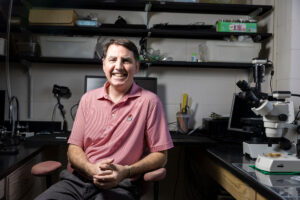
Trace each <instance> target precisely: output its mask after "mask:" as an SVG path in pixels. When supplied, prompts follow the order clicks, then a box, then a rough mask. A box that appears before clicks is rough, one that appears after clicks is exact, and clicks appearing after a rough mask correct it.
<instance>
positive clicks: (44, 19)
mask: <svg viewBox="0 0 300 200" xmlns="http://www.w3.org/2000/svg"><path fill="white" fill-rule="evenodd" d="M75 20H76V13H75V11H74V10H70V9H31V10H30V11H29V23H30V24H31V25H55V26H74V25H75Z"/></svg>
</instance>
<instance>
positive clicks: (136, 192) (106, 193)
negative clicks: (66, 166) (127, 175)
mask: <svg viewBox="0 0 300 200" xmlns="http://www.w3.org/2000/svg"><path fill="white" fill-rule="evenodd" d="M60 178H61V180H60V181H59V182H57V183H56V184H54V185H52V186H51V187H50V188H49V189H47V190H46V191H45V192H43V193H42V194H41V195H39V196H38V197H37V198H36V199H35V200H45V199H49V200H50V199H51V200H53V199H57V200H75V199H76V200H77V199H78V200H84V199H87V200H137V199H140V186H139V184H138V182H132V181H131V180H130V179H125V180H123V181H122V182H120V183H119V185H118V186H117V187H114V188H112V189H109V190H104V189H99V188H98V187H96V186H95V185H94V184H93V182H92V181H90V180H87V179H85V178H83V177H81V176H80V175H77V174H71V173H70V172H69V171H67V170H63V171H62V172H61V173H60Z"/></svg>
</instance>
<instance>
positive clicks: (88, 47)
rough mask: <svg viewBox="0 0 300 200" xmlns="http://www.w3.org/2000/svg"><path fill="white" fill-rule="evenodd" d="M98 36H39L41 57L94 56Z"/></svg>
mask: <svg viewBox="0 0 300 200" xmlns="http://www.w3.org/2000/svg"><path fill="white" fill-rule="evenodd" d="M97 40H98V37H66V36H40V37H39V42H40V46H41V56H42V57H63V58H90V59H92V58H94V54H95V49H96V44H97Z"/></svg>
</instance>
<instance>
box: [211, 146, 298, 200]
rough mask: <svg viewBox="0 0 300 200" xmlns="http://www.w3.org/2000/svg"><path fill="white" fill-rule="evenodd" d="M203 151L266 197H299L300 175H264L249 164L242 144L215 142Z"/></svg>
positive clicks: (251, 162) (289, 198)
mask: <svg viewBox="0 0 300 200" xmlns="http://www.w3.org/2000/svg"><path fill="white" fill-rule="evenodd" d="M205 151H206V152H207V153H208V154H209V155H210V156H211V157H212V158H214V159H215V160H216V161H217V162H219V164H220V165H222V166H223V167H225V168H226V169H228V170H229V171H230V172H231V173H232V174H234V175H235V176H237V177H238V178H240V179H241V180H242V181H244V182H245V183H247V184H248V185H249V186H251V187H252V188H253V189H254V190H256V191H257V192H259V193H260V194H262V195H263V196H265V197H266V198H268V199H286V200H295V199H299V198H300V176H295V175H265V174H262V173H260V172H258V171H256V170H254V169H252V168H250V167H249V165H251V164H254V161H253V160H250V159H248V158H246V157H245V156H243V154H242V144H232V143H216V144H214V145H210V146H209V147H206V148H205Z"/></svg>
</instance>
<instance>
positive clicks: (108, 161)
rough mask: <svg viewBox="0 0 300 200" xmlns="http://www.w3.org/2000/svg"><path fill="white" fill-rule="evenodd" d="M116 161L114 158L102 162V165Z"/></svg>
mask: <svg viewBox="0 0 300 200" xmlns="http://www.w3.org/2000/svg"><path fill="white" fill-rule="evenodd" d="M114 160H115V159H113V158H108V159H106V160H103V161H101V163H102V164H112V163H113V162H114Z"/></svg>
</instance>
